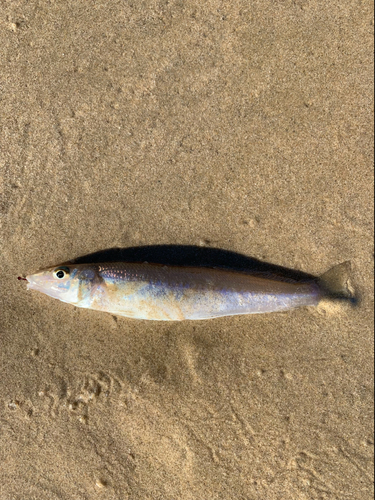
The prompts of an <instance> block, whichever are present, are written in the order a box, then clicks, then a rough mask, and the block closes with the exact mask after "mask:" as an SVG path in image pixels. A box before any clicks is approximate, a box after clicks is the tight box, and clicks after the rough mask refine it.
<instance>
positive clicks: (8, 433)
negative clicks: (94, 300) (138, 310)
mask: <svg viewBox="0 0 375 500" xmlns="http://www.w3.org/2000/svg"><path fill="white" fill-rule="evenodd" d="M372 16H373V7H372V4H371V2H369V1H366V0H365V1H359V0H358V1H354V0H352V1H350V0H343V1H340V2H337V1H333V2H323V1H319V0H311V1H309V0H295V1H289V0H285V1H279V2H274V1H271V0H262V1H254V2H245V1H241V0H235V1H233V2H222V1H220V0H211V1H207V2H198V1H196V0H189V1H187V2H180V1H177V0H171V1H168V0H161V1H159V0H149V1H142V2H132V1H127V0H125V1H119V0H107V1H103V0H98V1H92V0H77V1H71V0H67V1H65V2H62V1H60V2H56V1H36V0H34V1H26V0H14V1H11V2H7V1H3V2H1V3H0V37H1V39H0V255H1V257H2V258H1V261H0V500H95V499H105V500H371V499H372V498H373V495H374V486H373V484H374V483H373V479H374V473H373V467H374V449H373V448H374V420H373V402H374V391H373V381H374V377H373V364H374V356H373V347H374V343H373V326H374V321H373V314H374V293H373V272H374V246H373V236H374V232H373V171H372V165H373V131H374V128H373V110H374V106H373V77H372V74H373V56H372V50H373V21H372V19H373V17H372ZM158 245H181V246H183V245H185V246H191V247H197V252H196V256H197V259H198V260H199V256H200V253H199V249H211V250H212V251H214V250H215V249H221V250H223V251H228V252H233V253H236V254H240V255H242V256H246V257H251V258H254V259H258V260H260V261H262V262H267V263H270V264H275V265H279V266H285V267H287V268H291V269H295V270H299V271H302V272H306V273H311V274H314V275H317V276H318V275H320V274H322V273H324V272H325V271H327V270H328V269H329V268H330V267H332V266H334V265H335V264H338V263H340V262H344V261H350V262H351V265H352V278H351V282H352V285H353V286H354V287H355V289H356V291H357V293H358V295H359V297H360V303H359V305H357V306H356V307H352V306H351V305H350V304H345V303H340V304H339V303H329V302H324V303H323V304H321V305H320V306H319V307H317V308H312V307H311V308H310V307H308V308H301V309H298V310H297V309H296V310H293V311H290V312H283V313H275V314H266V315H251V316H250V315H249V316H241V317H231V318H220V319H215V320H208V321H186V322H180V323H178V322H172V323H165V322H149V321H137V320H130V319H126V318H118V317H115V316H112V315H111V314H106V313H100V312H96V311H91V310H85V309H78V308H74V307H73V306H71V305H68V304H64V303H63V302H60V301H57V300H54V299H52V298H50V297H47V296H45V295H42V294H40V293H38V292H33V291H27V290H26V286H25V284H24V283H23V282H20V281H17V276H24V275H26V274H30V273H32V272H35V271H37V270H38V269H41V268H44V267H48V266H53V265H55V264H56V265H57V264H60V263H61V262H66V261H69V260H72V259H76V258H79V257H81V256H85V255H87V254H91V253H94V252H99V251H103V250H107V249H113V248H118V249H127V248H137V247H145V246H153V248H157V246H158ZM208 264H209V262H208Z"/></svg>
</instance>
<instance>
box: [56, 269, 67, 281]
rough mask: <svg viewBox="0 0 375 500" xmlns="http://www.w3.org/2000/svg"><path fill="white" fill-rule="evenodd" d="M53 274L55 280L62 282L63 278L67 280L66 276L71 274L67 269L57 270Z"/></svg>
mask: <svg viewBox="0 0 375 500" xmlns="http://www.w3.org/2000/svg"><path fill="white" fill-rule="evenodd" d="M53 274H54V276H55V278H57V279H59V280H62V279H63V278H65V276H67V275H68V274H69V269H68V268H67V267H64V268H59V269H55V271H54V272H53Z"/></svg>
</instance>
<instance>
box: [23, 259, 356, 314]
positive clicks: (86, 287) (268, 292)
mask: <svg viewBox="0 0 375 500" xmlns="http://www.w3.org/2000/svg"><path fill="white" fill-rule="evenodd" d="M346 264H347V263H344V264H341V265H339V266H336V268H335V269H338V268H340V275H342V274H344V275H347V269H346V268H345V272H343V271H344V269H343V266H346ZM346 267H347V266H346ZM329 273H330V274H331V275H332V276H333V277H334V278H335V279H332V276H330V279H329V280H324V279H320V280H318V279H317V280H311V281H310V282H298V281H296V280H286V279H283V278H280V277H279V276H268V275H265V276H262V275H256V274H251V273H241V272H235V271H228V270H224V269H211V268H205V267H202V268H200V267H176V266H162V265H159V264H148V263H143V264H137V263H124V262H117V263H104V264H77V265H75V264H72V265H63V266H59V267H53V268H48V269H45V270H42V271H39V272H38V273H36V274H33V275H29V276H27V277H26V279H27V281H28V288H29V289H34V290H38V291H40V292H43V293H45V294H47V295H49V296H51V297H54V298H57V299H59V300H62V301H63V302H67V303H70V304H73V305H75V306H77V307H83V308H88V309H95V310H98V311H105V312H109V313H111V314H114V315H118V316H125V317H129V318H136V319H146V320H164V321H181V320H185V319H189V320H195V319H196V320H199V319H208V318H216V317H220V316H233V315H239V314H255V313H266V312H275V311H285V310H288V309H292V308H295V307H300V306H316V305H317V304H318V303H319V301H320V300H321V299H322V298H323V297H325V296H327V295H328V293H329V292H330V290H329V287H331V283H333V282H337V281H339V282H340V287H342V281H343V280H342V276H341V278H340V280H337V275H338V274H339V273H338V271H336V270H335V271H334V272H332V271H330V272H329ZM327 274H328V273H327ZM328 281H329V285H327V282H328Z"/></svg>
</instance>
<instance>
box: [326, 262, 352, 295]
mask: <svg viewBox="0 0 375 500" xmlns="http://www.w3.org/2000/svg"><path fill="white" fill-rule="evenodd" d="M351 267H352V266H351V263H350V262H349V261H346V262H342V263H341V264H338V265H337V266H334V267H332V268H331V269H329V270H328V271H327V272H326V273H324V274H322V276H320V278H319V285H320V287H321V289H322V291H323V293H324V295H325V296H326V297H328V298H331V299H341V300H348V301H350V302H351V303H352V304H357V303H358V297H356V294H355V291H354V289H353V287H352V286H351V284H350V272H351Z"/></svg>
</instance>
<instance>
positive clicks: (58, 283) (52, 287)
mask: <svg viewBox="0 0 375 500" xmlns="http://www.w3.org/2000/svg"><path fill="white" fill-rule="evenodd" d="M81 273H82V270H81V269H80V268H79V266H74V265H73V266H70V265H62V266H58V267H49V268H47V269H42V270H41V271H38V272H37V273H35V274H30V275H29V276H26V280H27V281H28V284H27V288H28V289H30V290H37V291H39V292H42V293H44V294H46V295H49V296H50V297H53V298H55V299H59V300H62V301H63V302H69V303H70V304H77V303H78V302H79V300H80V299H79V293H80V291H79V289H80V275H81Z"/></svg>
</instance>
